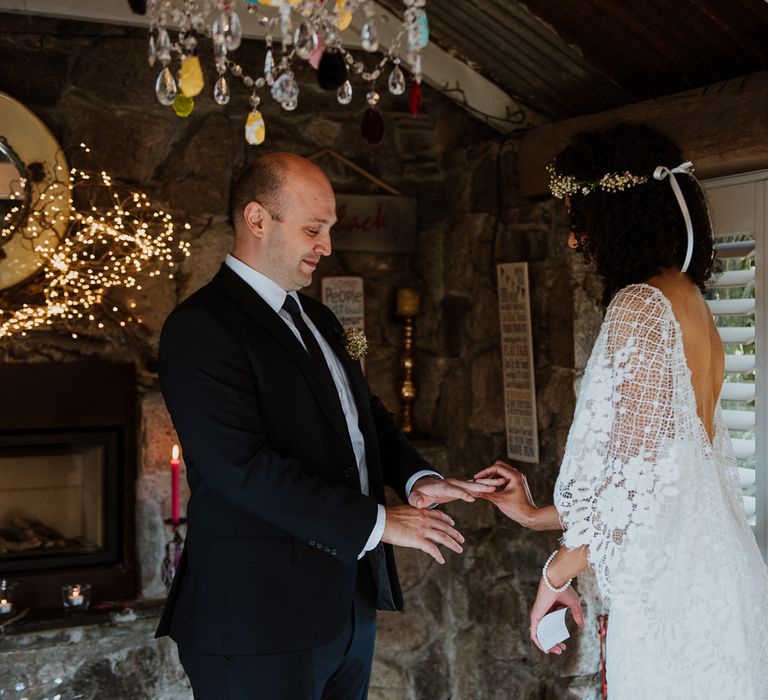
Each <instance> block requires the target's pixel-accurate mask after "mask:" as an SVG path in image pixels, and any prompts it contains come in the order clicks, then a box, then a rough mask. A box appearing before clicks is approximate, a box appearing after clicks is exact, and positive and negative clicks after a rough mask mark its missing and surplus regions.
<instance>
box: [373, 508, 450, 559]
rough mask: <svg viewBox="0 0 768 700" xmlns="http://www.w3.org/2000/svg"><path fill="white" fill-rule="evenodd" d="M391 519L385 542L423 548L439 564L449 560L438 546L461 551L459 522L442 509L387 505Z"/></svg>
mask: <svg viewBox="0 0 768 700" xmlns="http://www.w3.org/2000/svg"><path fill="white" fill-rule="evenodd" d="M386 511H387V519H386V524H385V525H384V534H383V535H382V538H381V541H382V542H387V543H389V544H393V545H396V546H398V547H411V548H412V549H420V550H421V551H422V552H425V553H427V554H429V556H431V557H432V558H433V559H434V560H435V561H436V562H437V563H438V564H445V559H444V558H443V555H442V553H441V552H440V549H439V548H438V546H437V545H439V544H441V545H443V546H445V547H448V549H450V550H452V551H454V552H456V553H457V554H461V553H462V552H463V551H464V550H463V549H462V547H461V544H462V543H463V542H464V537H463V536H462V534H461V533H460V532H459V531H458V530H455V529H454V527H453V526H454V525H455V524H456V523H454V522H453V520H452V519H451V518H450V517H449V516H447V515H446V514H445V513H442V512H440V511H439V510H424V509H421V508H413V507H411V506H387V507H386Z"/></svg>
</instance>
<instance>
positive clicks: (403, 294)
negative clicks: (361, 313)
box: [396, 287, 419, 435]
mask: <svg viewBox="0 0 768 700" xmlns="http://www.w3.org/2000/svg"><path fill="white" fill-rule="evenodd" d="M396 313H397V315H398V316H400V318H402V319H403V352H402V354H401V355H400V368H401V370H402V382H401V383H400V403H401V404H402V412H401V417H400V427H401V429H402V431H403V432H404V433H405V434H406V435H412V434H413V431H414V429H413V402H414V401H416V395H417V391H416V382H415V381H414V379H413V369H414V365H415V364H416V358H415V354H414V351H413V338H414V335H415V332H416V315H417V314H418V313H419V290H418V289H411V288H409V287H401V288H400V289H398V290H397V310H396Z"/></svg>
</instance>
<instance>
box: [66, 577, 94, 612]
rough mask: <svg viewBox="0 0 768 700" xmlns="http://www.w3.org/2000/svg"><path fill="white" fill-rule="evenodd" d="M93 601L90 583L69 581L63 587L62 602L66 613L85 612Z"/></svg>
mask: <svg viewBox="0 0 768 700" xmlns="http://www.w3.org/2000/svg"><path fill="white" fill-rule="evenodd" d="M90 602H91V584H90V583H68V584H67V585H66V586H62V587H61V603H62V605H63V606H64V612H66V613H73V614H77V613H84V612H85V611H86V610H88V605H89V604H90Z"/></svg>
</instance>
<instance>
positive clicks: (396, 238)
mask: <svg viewBox="0 0 768 700" xmlns="http://www.w3.org/2000/svg"><path fill="white" fill-rule="evenodd" d="M336 217H337V219H338V220H337V222H336V225H335V226H334V227H333V234H332V240H333V247H334V248H335V249H336V250H352V251H361V252H366V253H408V252H411V251H412V250H413V249H414V247H415V245H416V199H415V198H413V197H393V196H390V195H359V194H343V193H341V194H337V195H336Z"/></svg>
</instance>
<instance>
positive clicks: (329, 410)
mask: <svg viewBox="0 0 768 700" xmlns="http://www.w3.org/2000/svg"><path fill="white" fill-rule="evenodd" d="M214 279H215V281H216V282H217V283H218V284H219V286H220V287H221V288H222V289H223V291H224V292H225V293H226V294H227V296H229V297H230V298H231V299H233V300H234V301H236V302H237V303H239V304H240V306H241V308H242V310H243V311H244V312H245V313H246V314H247V315H248V316H249V317H250V318H252V319H253V320H254V321H256V322H257V323H258V324H259V325H260V326H262V327H263V328H264V329H266V330H267V331H268V332H269V333H270V335H272V336H273V337H274V339H275V340H276V341H277V342H279V343H280V344H281V345H282V346H283V348H284V349H285V351H286V352H287V353H288V354H289V355H290V356H291V358H292V359H293V360H294V361H295V362H296V364H297V365H298V366H299V368H300V369H301V371H302V373H303V374H304V377H305V379H306V380H307V383H308V384H309V385H310V387H311V388H312V391H313V392H314V394H315V397H316V398H317V400H318V402H319V403H320V406H321V407H322V409H323V411H324V412H325V414H326V415H327V416H328V419H329V420H330V421H331V423H332V424H333V427H334V429H335V430H336V432H337V433H338V434H339V437H340V438H341V439H342V440H344V441H345V442H346V443H349V442H350V440H349V432H348V431H347V425H346V422H345V420H344V416H343V414H342V413H341V411H340V410H339V408H338V406H339V402H338V397H335V396H329V394H328V389H326V388H325V385H324V383H323V382H321V381H319V380H318V377H317V374H316V372H315V370H314V368H313V366H312V360H311V359H310V357H309V355H308V354H307V352H306V350H304V348H303V346H302V345H301V343H300V342H299V341H298V339H297V338H296V336H295V335H294V334H293V332H292V331H291V329H290V328H288V326H287V324H286V323H285V321H283V319H282V318H280V317H279V316H278V315H277V314H276V313H275V312H274V310H273V309H272V307H271V306H270V305H269V304H267V302H265V301H264V300H263V299H262V298H261V297H260V296H259V295H258V294H257V293H256V292H255V291H254V290H253V289H252V288H251V287H250V285H248V283H247V282H245V281H244V280H243V279H241V278H240V277H239V276H238V275H237V274H236V273H235V272H233V271H232V270H231V269H230V268H229V267H227V266H226V265H222V266H221V270H220V271H219V273H218V275H216V277H215V278H214ZM312 320H313V321H314V318H313V319H312Z"/></svg>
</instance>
